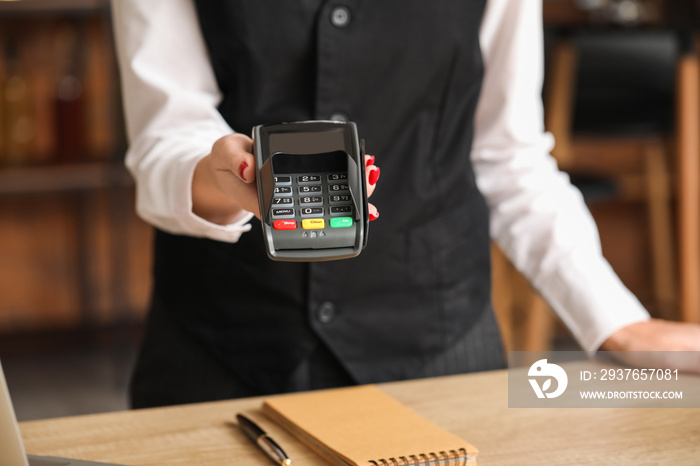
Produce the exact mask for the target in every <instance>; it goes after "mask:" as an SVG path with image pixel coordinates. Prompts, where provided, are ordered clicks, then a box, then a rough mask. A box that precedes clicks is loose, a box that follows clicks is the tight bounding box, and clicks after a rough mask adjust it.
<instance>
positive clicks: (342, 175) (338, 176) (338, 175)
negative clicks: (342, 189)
mask: <svg viewBox="0 0 700 466" xmlns="http://www.w3.org/2000/svg"><path fill="white" fill-rule="evenodd" d="M347 179H348V175H347V173H332V174H330V175H328V181H341V180H347Z"/></svg>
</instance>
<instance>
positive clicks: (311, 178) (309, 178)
mask: <svg viewBox="0 0 700 466" xmlns="http://www.w3.org/2000/svg"><path fill="white" fill-rule="evenodd" d="M298 180H299V183H319V182H320V181H321V176H320V175H301V176H300V177H299V178H298Z"/></svg>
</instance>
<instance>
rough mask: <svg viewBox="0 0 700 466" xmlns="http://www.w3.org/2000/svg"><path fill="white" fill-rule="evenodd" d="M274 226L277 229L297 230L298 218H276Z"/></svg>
mask: <svg viewBox="0 0 700 466" xmlns="http://www.w3.org/2000/svg"><path fill="white" fill-rule="evenodd" d="M272 226H273V227H274V228H275V230H296V228H297V221H296V220H275V221H274V223H273V224H272Z"/></svg>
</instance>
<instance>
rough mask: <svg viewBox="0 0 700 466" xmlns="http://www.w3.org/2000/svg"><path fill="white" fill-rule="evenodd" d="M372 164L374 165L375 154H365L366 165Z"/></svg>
mask: <svg viewBox="0 0 700 466" xmlns="http://www.w3.org/2000/svg"><path fill="white" fill-rule="evenodd" d="M370 165H374V155H366V154H365V167H369V166H370Z"/></svg>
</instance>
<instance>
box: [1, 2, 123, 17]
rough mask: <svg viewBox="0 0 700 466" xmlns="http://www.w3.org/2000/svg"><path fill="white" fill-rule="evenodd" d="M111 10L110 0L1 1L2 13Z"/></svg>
mask: <svg viewBox="0 0 700 466" xmlns="http://www.w3.org/2000/svg"><path fill="white" fill-rule="evenodd" d="M106 10H109V1H108V0H13V1H8V0H0V13H2V14H3V15H5V14H30V13H31V14H44V13H61V14H64V13H89V12H96V11H106Z"/></svg>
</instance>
